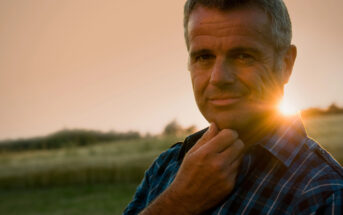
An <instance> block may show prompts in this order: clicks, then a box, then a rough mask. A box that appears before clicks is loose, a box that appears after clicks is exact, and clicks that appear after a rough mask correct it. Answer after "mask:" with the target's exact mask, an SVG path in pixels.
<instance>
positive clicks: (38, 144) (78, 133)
mask: <svg viewBox="0 0 343 215" xmlns="http://www.w3.org/2000/svg"><path fill="white" fill-rule="evenodd" d="M138 138H140V134H139V133H138V132H126V133H118V132H107V133H104V132H100V131H92V130H82V129H74V130H62V131H58V132H56V133H53V134H51V135H48V136H44V137H35V138H29V139H18V140H3V141H0V152H8V151H23V150H36V149H57V148H63V147H75V146H86V145H91V144H97V143H106V142H113V141H119V140H132V139H138Z"/></svg>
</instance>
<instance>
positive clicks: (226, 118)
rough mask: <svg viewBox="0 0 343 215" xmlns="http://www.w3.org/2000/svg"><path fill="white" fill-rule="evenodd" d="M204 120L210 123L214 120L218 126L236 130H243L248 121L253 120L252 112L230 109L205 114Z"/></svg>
mask: <svg viewBox="0 0 343 215" xmlns="http://www.w3.org/2000/svg"><path fill="white" fill-rule="evenodd" d="M205 118H206V120H207V121H208V122H209V123H211V122H214V123H215V124H216V125H217V126H218V128H219V129H220V130H221V129H232V130H236V131H240V130H244V128H245V127H247V126H249V123H250V122H251V121H253V120H254V118H255V117H254V114H252V113H251V112H250V113H242V112H235V111H230V112H229V113H225V112H221V113H214V114H209V115H208V116H205Z"/></svg>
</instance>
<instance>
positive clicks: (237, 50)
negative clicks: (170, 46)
mask: <svg viewBox="0 0 343 215" xmlns="http://www.w3.org/2000/svg"><path fill="white" fill-rule="evenodd" d="M241 52H250V53H253V54H257V55H260V54H261V50H259V49H257V48H253V47H245V46H238V47H235V48H232V49H230V50H229V51H228V54H237V53H241ZM210 53H212V51H211V50H210V49H200V50H196V51H191V52H190V55H189V56H190V57H191V58H194V57H196V56H199V55H202V54H210Z"/></svg>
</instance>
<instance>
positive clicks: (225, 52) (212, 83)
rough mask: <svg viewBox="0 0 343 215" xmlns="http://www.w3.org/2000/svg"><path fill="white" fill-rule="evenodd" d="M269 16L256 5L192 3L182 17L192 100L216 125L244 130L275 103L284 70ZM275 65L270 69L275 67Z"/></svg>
mask: <svg viewBox="0 0 343 215" xmlns="http://www.w3.org/2000/svg"><path fill="white" fill-rule="evenodd" d="M270 24H271V23H270V20H269V18H268V16H267V15H266V14H265V13H264V12H263V11H262V10H260V9H259V8H257V7H245V8H238V9H232V10H228V11H224V12H223V11H220V10H217V9H211V8H206V7H202V6H197V7H196V8H195V9H194V11H193V12H192V13H191V16H190V19H189V23H188V39H189V70H190V72H191V78H192V84H193V91H194V95H195V99H196V102H197V105H198V107H199V109H200V111H201V113H202V114H203V116H204V117H205V118H206V120H207V121H209V122H215V123H216V124H217V125H218V126H219V128H220V129H223V128H230V129H236V130H239V131H241V130H244V128H246V127H249V123H251V122H252V121H254V120H255V119H256V118H257V117H259V116H261V115H263V114H265V113H268V112H270V111H271V110H273V109H275V106H276V103H277V101H278V99H279V98H280V96H281V95H282V92H283V85H284V84H285V82H287V79H288V76H289V75H284V72H283V70H284V67H283V66H282V65H283V64H282V62H281V64H280V65H281V66H279V63H278V61H279V60H278V57H277V56H276V53H275V51H274V47H273V43H272V37H271V28H270ZM279 67H280V69H276V68H279Z"/></svg>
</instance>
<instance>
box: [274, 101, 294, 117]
mask: <svg viewBox="0 0 343 215" xmlns="http://www.w3.org/2000/svg"><path fill="white" fill-rule="evenodd" d="M278 109H279V111H280V113H281V114H283V115H285V116H290V115H294V114H296V113H297V112H298V110H297V108H295V107H294V105H292V103H291V102H289V100H287V99H285V98H283V99H282V100H281V102H280V103H279V105H278Z"/></svg>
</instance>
